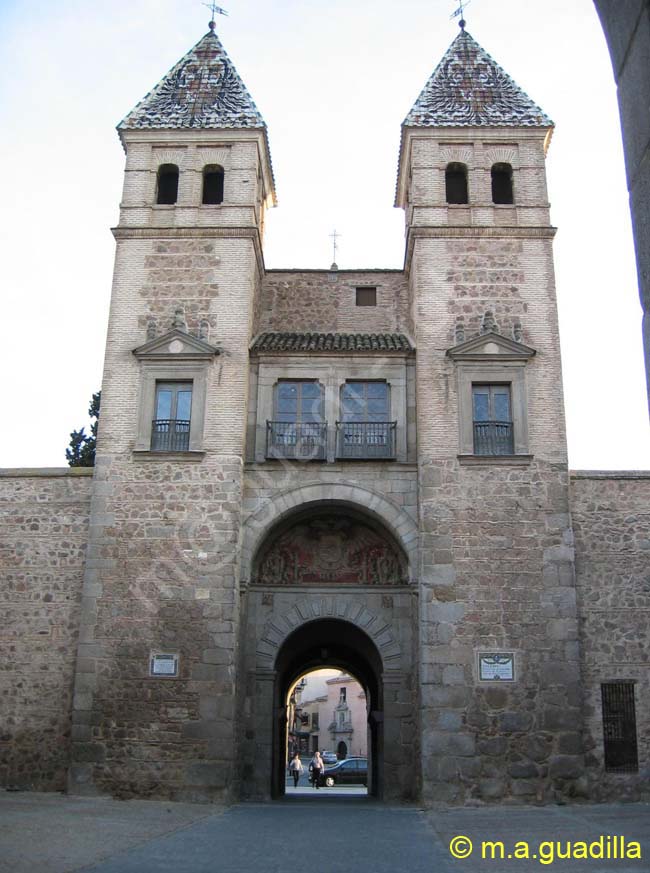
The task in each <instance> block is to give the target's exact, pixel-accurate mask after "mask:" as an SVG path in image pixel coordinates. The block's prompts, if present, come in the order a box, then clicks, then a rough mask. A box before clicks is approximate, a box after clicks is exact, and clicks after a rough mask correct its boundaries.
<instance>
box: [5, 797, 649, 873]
mask: <svg viewBox="0 0 650 873" xmlns="http://www.w3.org/2000/svg"><path fill="white" fill-rule="evenodd" d="M311 834H313V841H312V840H311V838H310V835H311ZM459 834H462V835H464V836H466V837H469V838H470V839H471V840H472V841H473V843H474V852H473V854H472V856H471V857H469V858H467V859H465V860H455V859H454V858H452V857H451V856H450V853H449V842H450V840H451V838H452V837H453V836H457V835H459ZM601 834H604V835H613V834H616V835H625V836H626V837H627V838H628V840H633V839H636V840H639V841H640V842H641V843H642V853H643V855H644V857H643V858H642V859H641V860H613V859H610V860H607V859H602V860H599V859H593V858H591V859H588V860H559V859H557V858H556V859H555V861H554V863H553V864H552V865H550V864H544V865H542V864H541V863H540V860H539V857H538V858H537V859H533V858H532V854H533V852H535V850H537V848H538V846H539V843H540V842H541V841H543V840H547V841H555V840H562V841H566V840H588V841H593V840H596V839H597V838H598V837H599V835H601ZM481 840H492V841H494V840H503V841H504V846H505V852H506V854H505V857H504V859H503V860H501V859H498V858H497V859H495V860H491V859H489V858H488V859H481V857H480V850H479V846H480V842H481ZM518 840H529V841H530V844H531V857H530V858H529V859H528V860H527V861H526V860H516V859H515V858H512V859H508V857H507V855H508V852H509V850H510V849H512V847H513V846H514V843H515V842H516V841H518ZM546 859H547V860H548V853H546ZM549 866H552V867H553V869H555V870H560V871H562V873H619V871H620V873H628V871H645V873H648V871H650V807H649V806H648V805H644V804H629V805H603V806H572V807H544V808H511V807H491V808H489V809H450V810H446V811H445V810H436V811H431V810H429V811H426V812H425V811H423V810H418V809H415V808H406V807H404V808H389V807H386V806H383V805H382V804H379V803H376V802H373V801H371V800H368V799H367V798H362V797H354V796H348V797H342V796H338V797H336V796H334V795H330V796H324V793H321V792H319V793H318V795H316V793H315V792H314V795H312V796H311V797H309V796H305V795H294V797H292V798H287V799H286V800H285V801H283V802H278V803H273V804H240V805H238V806H234V807H231V808H229V809H225V810H224V809H219V808H217V807H213V806H201V805H195V806H193V805H190V804H172V803H161V802H146V801H127V802H120V801H113V800H107V799H91V798H70V797H62V796H60V795H37V794H18V795H11V794H6V793H0V871H2V873H82V871H83V873H91V871H92V873H208V871H209V873H249V871H250V873H287V871H289V870H295V869H300V870H308V871H309V873H465V871H467V873H484V871H486V873H487V871H490V873H507V871H510V870H512V871H513V873H515V871H516V873H532V871H540V870H543V869H545V868H548V867H549Z"/></svg>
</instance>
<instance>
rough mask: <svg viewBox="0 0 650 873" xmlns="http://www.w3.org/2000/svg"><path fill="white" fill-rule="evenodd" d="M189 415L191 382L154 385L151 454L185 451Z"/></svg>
mask: <svg viewBox="0 0 650 873" xmlns="http://www.w3.org/2000/svg"><path fill="white" fill-rule="evenodd" d="M191 416H192V383H191V382H157V383H156V417H155V419H154V420H153V422H152V428H151V449H152V451H154V452H187V451H188V450H189V447H190V420H191Z"/></svg>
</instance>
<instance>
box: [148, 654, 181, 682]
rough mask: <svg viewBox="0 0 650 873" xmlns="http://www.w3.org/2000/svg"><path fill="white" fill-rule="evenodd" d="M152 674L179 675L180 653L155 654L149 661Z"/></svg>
mask: <svg viewBox="0 0 650 873" xmlns="http://www.w3.org/2000/svg"><path fill="white" fill-rule="evenodd" d="M149 675H150V676H178V655H176V654H169V653H166V654H153V655H152V656H151V661H150V663H149Z"/></svg>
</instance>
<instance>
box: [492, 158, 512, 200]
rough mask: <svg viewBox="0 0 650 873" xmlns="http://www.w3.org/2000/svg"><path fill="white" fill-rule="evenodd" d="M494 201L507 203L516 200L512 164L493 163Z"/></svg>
mask: <svg viewBox="0 0 650 873" xmlns="http://www.w3.org/2000/svg"><path fill="white" fill-rule="evenodd" d="M492 202H493V203H505V204H509V203H514V202H515V200H514V194H513V190H512V167H511V166H510V164H493V165H492Z"/></svg>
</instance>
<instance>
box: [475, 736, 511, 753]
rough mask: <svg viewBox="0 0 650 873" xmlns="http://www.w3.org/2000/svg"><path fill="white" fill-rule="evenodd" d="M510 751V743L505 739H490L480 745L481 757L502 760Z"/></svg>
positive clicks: (480, 742)
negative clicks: (485, 756) (486, 756)
mask: <svg viewBox="0 0 650 873" xmlns="http://www.w3.org/2000/svg"><path fill="white" fill-rule="evenodd" d="M507 750H508V741H507V740H506V738H505V737H488V738H487V739H484V740H480V741H479V743H478V753H479V755H488V756H489V757H495V758H500V757H502V756H503V755H505V753H506V752H507Z"/></svg>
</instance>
